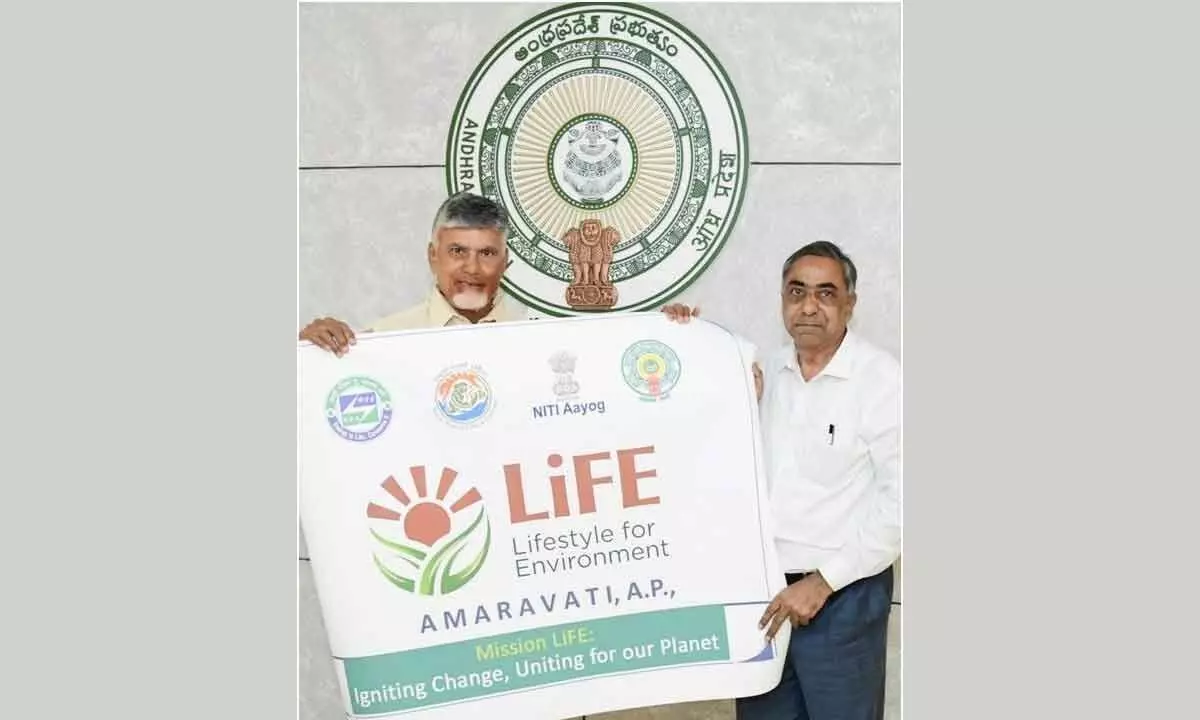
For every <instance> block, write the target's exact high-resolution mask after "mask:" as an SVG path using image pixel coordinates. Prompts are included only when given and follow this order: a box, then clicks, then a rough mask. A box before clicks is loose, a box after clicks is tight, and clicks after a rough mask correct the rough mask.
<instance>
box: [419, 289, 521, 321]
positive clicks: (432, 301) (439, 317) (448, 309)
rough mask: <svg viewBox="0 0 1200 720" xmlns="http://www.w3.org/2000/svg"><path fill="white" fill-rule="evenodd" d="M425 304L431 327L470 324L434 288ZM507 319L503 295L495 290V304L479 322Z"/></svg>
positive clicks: (506, 308)
mask: <svg viewBox="0 0 1200 720" xmlns="http://www.w3.org/2000/svg"><path fill="white" fill-rule="evenodd" d="M426 304H427V307H428V308H429V323H430V325H431V326H432V327H445V326H447V325H462V324H470V322H471V321H470V320H468V319H467V318H465V317H463V316H462V314H461V313H459V312H458V311H457V310H455V309H454V307H453V306H452V305H450V303H448V302H446V298H444V297H442V294H441V293H440V292H438V289H437V287H436V286H435V287H434V288H433V289H432V290H430V291H429V298H428V300H427V303H426ZM507 319H508V307H507V305H506V304H505V302H504V293H503V292H501V291H499V290H497V291H496V302H495V303H494V304H493V305H492V309H491V310H490V311H488V314H487V315H485V316H483V318H482V319H481V320H480V321H479V322H481V323H491V322H503V321H505V320H507Z"/></svg>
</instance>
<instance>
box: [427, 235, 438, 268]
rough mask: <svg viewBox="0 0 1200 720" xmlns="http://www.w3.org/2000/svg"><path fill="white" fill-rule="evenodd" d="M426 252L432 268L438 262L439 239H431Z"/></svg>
mask: <svg viewBox="0 0 1200 720" xmlns="http://www.w3.org/2000/svg"><path fill="white" fill-rule="evenodd" d="M425 254H426V256H427V257H428V260H429V269H430V270H432V269H433V266H434V265H435V264H437V241H436V240H430V241H429V248H428V250H427V252H426V253H425Z"/></svg>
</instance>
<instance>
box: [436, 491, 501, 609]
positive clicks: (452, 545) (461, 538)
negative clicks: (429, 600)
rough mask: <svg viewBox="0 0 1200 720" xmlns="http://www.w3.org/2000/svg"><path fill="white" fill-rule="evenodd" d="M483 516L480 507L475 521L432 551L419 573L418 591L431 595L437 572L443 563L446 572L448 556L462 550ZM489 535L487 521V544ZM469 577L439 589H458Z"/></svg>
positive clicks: (444, 590)
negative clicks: (450, 586) (438, 548)
mask: <svg viewBox="0 0 1200 720" xmlns="http://www.w3.org/2000/svg"><path fill="white" fill-rule="evenodd" d="M485 517H486V514H485V513H484V511H483V509H482V508H480V510H479V515H478V517H476V518H475V521H474V522H472V523H471V526H470V527H468V528H467V529H466V530H464V531H463V532H462V533H461V534H459V535H458V537H456V538H454V539H453V540H451V541H450V542H449V543H447V544H446V545H445V546H444V547H443V548H442V549H441V550H438V551H437V552H436V553H434V555H433V557H432V558H431V559H430V561H429V564H427V565H426V566H425V571H424V572H422V573H421V581H420V585H419V586H418V587H419V590H418V592H420V593H421V594H422V595H433V594H434V589H435V586H436V585H437V577H438V574H439V573H440V572H441V571H442V568H443V565H445V567H446V571H447V572H448V571H449V568H450V564H449V563H447V562H446V561H447V559H448V558H449V559H452V558H453V557H455V556H457V555H458V553H459V552H460V551H461V550H462V548H463V546H464V545H465V544H466V543H467V541H468V540H469V539H470V537H471V534H472V533H473V532H475V528H477V527H479V523H480V522H482V521H483V519H484V518H485ZM491 536H492V531H491V524H490V523H489V524H488V542H489V544H490V542H491ZM484 552H485V553H486V552H487V547H486V546H485V547H484ZM472 564H473V565H476V563H472ZM479 564H481V563H479ZM478 570H479V568H478V567H475V569H474V570H473V571H472V573H471V576H474V573H475V572H478ZM470 579H471V577H470V576H469V577H466V578H464V579H462V580H461V582H459V583H458V584H456V585H455V586H454V587H453V588H450V589H447V588H446V587H444V586H443V587H442V588H440V591H441V592H442V593H443V594H445V593H448V592H453V591H454V590H456V589H458V588H459V587H462V585H464V584H465V583H466V582H467V580H470Z"/></svg>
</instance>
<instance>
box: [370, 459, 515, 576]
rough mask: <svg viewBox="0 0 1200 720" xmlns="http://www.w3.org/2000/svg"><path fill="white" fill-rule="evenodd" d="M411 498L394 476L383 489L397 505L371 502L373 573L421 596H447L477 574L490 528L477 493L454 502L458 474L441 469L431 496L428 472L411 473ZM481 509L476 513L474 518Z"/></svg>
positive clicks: (414, 469)
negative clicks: (373, 551)
mask: <svg viewBox="0 0 1200 720" xmlns="http://www.w3.org/2000/svg"><path fill="white" fill-rule="evenodd" d="M408 472H409V476H410V477H411V479H412V482H411V484H410V489H411V490H413V493H412V494H411V495H410V494H409V493H408V492H407V491H406V490H405V489H404V488H403V487H401V486H400V483H399V482H397V480H396V478H395V477H393V476H390V475H389V476H388V478H387V479H386V480H384V481H383V483H381V484H380V488H382V489H383V491H384V492H385V493H387V495H388V496H389V498H390V500H392V501H394V502H392V503H390V505H391V506H390V507H389V506H388V505H383V504H380V503H376V502H371V503H369V504H368V505H367V520H368V521H369V522H370V532H371V536H372V537H373V538H374V539H375V540H376V542H377V543H378V544H379V549H378V550H377V551H376V552H375V553H374V559H375V567H376V568H377V569H378V570H379V572H380V573H381V574H382V575H383V577H384V578H386V579H387V581H388V582H390V583H391V584H393V585H395V586H396V587H398V588H400V589H401V590H404V591H405V592H410V593H415V594H417V595H431V596H432V595H449V594H450V593H452V592H454V591H455V590H458V589H459V588H461V587H463V586H464V585H466V584H467V583H468V582H470V581H471V579H472V578H474V577H475V575H476V574H478V573H479V570H480V569H481V568H482V567H483V562H484V560H486V559H487V555H488V549H489V548H490V546H491V543H492V527H491V522H490V521H489V520H488V517H487V509H486V508H485V507H484V504H483V498H482V496H480V494H479V490H477V489H476V488H474V487H470V488H468V489H466V490H465V491H464V492H462V494H461V495H458V496H457V499H455V500H453V501H451V500H450V499H449V498H450V497H451V496H452V493H451V490H452V489H453V486H454V481H455V479H457V477H458V472H457V471H456V470H454V469H453V468H442V474H441V477H440V479H439V480H438V483H437V491H436V493H435V494H434V496H433V497H430V496H429V493H428V484H427V482H426V480H427V478H426V474H425V467H424V466H422V465H417V466H414V467H411V468H409V470H408ZM473 508H477V510H478V511H477V512H472V509H473Z"/></svg>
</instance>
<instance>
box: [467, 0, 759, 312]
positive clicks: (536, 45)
mask: <svg viewBox="0 0 1200 720" xmlns="http://www.w3.org/2000/svg"><path fill="white" fill-rule="evenodd" d="M446 153H447V155H446V182H447V189H448V190H449V192H450V193H458V192H473V193H476V194H480V195H485V196H487V197H489V198H491V199H493V200H495V201H497V202H499V203H500V204H502V205H503V206H504V207H505V208H507V209H508V211H509V214H510V217H511V221H512V227H511V231H510V234H509V247H510V249H511V251H512V252H511V253H510V256H509V257H510V260H512V263H511V264H510V266H509V268H508V270H507V271H506V272H505V275H504V280H503V281H502V282H503V285H504V288H505V290H506V291H508V292H509V293H510V294H511V295H512V296H513V297H515V298H517V299H518V300H520V301H522V302H523V303H525V304H526V305H529V306H531V307H534V308H537V309H538V310H541V311H543V312H546V313H549V314H551V315H560V316H561V315H577V314H581V313H589V312H604V311H621V310H642V309H647V308H652V307H657V306H659V305H661V304H663V303H665V302H667V301H668V300H669V299H670V298H672V297H673V296H675V295H676V294H678V293H679V292H680V291H681V290H683V289H684V288H685V287H687V285H688V284H690V283H691V282H692V281H694V280H695V279H696V278H697V277H698V276H699V275H700V274H701V273H702V272H704V270H705V269H706V268H707V267H708V266H709V265H710V264H711V263H712V261H713V260H714V259H715V258H716V256H717V254H718V253H719V252H720V250H721V249H722V247H723V246H724V244H725V242H726V240H727V238H728V237H729V234H730V232H731V230H732V229H733V227H734V224H735V222H736V220H737V215H738V212H739V210H740V208H741V204H742V200H743V197H744V195H745V189H746V179H747V178H746V173H747V168H748V155H747V143H746V124H745V120H744V118H743V116H742V111H741V107H740V105H739V102H738V99H737V94H736V92H735V91H734V89H733V86H732V85H731V84H730V82H729V78H728V77H727V76H726V74H725V72H724V70H723V69H722V68H721V65H720V63H719V62H718V61H717V59H716V58H715V57H714V56H713V55H712V53H711V52H709V50H708V48H707V47H705V45H704V43H703V42H701V41H700V40H699V39H698V38H696V37H695V36H694V35H692V34H691V33H690V32H689V31H688V30H687V29H686V28H684V27H682V26H680V25H679V24H678V23H676V22H675V21H673V20H672V19H671V18H669V17H667V16H665V15H663V14H661V13H658V12H655V11H653V10H648V9H645V8H642V7H639V6H636V5H625V4H622V5H615V4H614V5H610V4H603V3H597V4H578V5H570V6H564V7H561V8H559V9H556V10H552V11H549V12H546V13H543V14H541V15H538V16H536V17H534V18H532V19H531V20H529V21H528V22H526V23H524V24H523V25H521V26H520V27H519V28H517V29H516V30H514V31H512V32H511V33H509V34H508V35H507V36H506V37H505V38H504V40H502V41H501V42H500V43H499V44H498V45H497V46H496V47H495V48H493V49H492V51H491V52H489V53H488V54H487V55H486V56H485V57H484V58H483V60H482V62H480V64H479V66H478V67H477V69H476V70H475V72H474V73H473V74H472V75H471V78H470V80H469V81H468V82H467V86H466V88H465V90H464V91H463V94H462V97H461V98H460V99H459V102H458V106H457V107H456V108H455V111H454V117H453V120H452V122H451V127H450V135H449V138H448V142H447V148H446Z"/></svg>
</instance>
